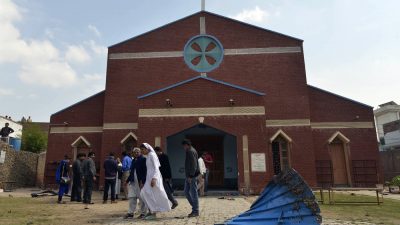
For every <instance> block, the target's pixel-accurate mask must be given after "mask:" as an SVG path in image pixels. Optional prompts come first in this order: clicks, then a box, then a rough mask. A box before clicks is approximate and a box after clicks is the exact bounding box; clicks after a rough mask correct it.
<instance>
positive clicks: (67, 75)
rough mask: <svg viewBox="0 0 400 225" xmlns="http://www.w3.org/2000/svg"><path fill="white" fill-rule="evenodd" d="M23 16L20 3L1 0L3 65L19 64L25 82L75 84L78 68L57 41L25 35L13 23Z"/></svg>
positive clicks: (0, 41)
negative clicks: (54, 42) (69, 60)
mask: <svg viewBox="0 0 400 225" xmlns="http://www.w3.org/2000/svg"><path fill="white" fill-rule="evenodd" d="M21 18H22V17H21V14H20V9H19V8H18V6H17V5H16V4H14V3H13V2H12V1H11V0H0V31H1V35H0V43H1V44H0V64H1V63H13V64H15V65H16V66H17V67H18V70H19V72H18V77H19V78H20V79H21V81H22V82H24V83H28V84H35V85H42V86H48V87H53V88H57V87H62V86H69V85H73V84H75V83H76V81H77V75H76V73H75V71H74V70H73V69H72V68H71V66H70V65H69V64H68V62H66V61H65V59H64V58H62V57H61V56H60V53H59V50H58V49H57V48H56V47H55V46H54V45H53V43H51V42H50V41H48V40H24V39H23V38H22V37H21V34H20V31H19V30H18V28H17V27H15V25H14V24H13V23H14V22H16V21H18V20H20V19H21ZM81 59H82V58H81Z"/></svg>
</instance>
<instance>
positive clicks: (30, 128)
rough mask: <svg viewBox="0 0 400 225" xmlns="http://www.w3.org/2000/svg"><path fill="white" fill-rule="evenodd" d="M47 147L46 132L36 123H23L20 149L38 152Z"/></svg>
mask: <svg viewBox="0 0 400 225" xmlns="http://www.w3.org/2000/svg"><path fill="white" fill-rule="evenodd" d="M46 148H47V134H46V133H45V132H43V131H42V130H41V129H40V127H39V126H38V125H36V124H29V125H24V129H23V131H22V146H21V149H22V150H24V151H28V152H35V153H39V152H42V151H45V150H46Z"/></svg>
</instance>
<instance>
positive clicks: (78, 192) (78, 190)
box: [71, 176, 82, 202]
mask: <svg viewBox="0 0 400 225" xmlns="http://www.w3.org/2000/svg"><path fill="white" fill-rule="evenodd" d="M71 201H77V202H80V201H82V180H81V177H80V176H78V177H75V176H74V179H73V183H72V191H71Z"/></svg>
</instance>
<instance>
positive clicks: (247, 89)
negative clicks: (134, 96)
mask: <svg viewBox="0 0 400 225" xmlns="http://www.w3.org/2000/svg"><path fill="white" fill-rule="evenodd" d="M198 79H204V80H208V81H211V82H214V83H217V84H222V85H225V86H228V87H231V88H235V89H239V90H241V91H246V92H249V93H252V94H255V95H259V96H263V95H265V93H262V92H259V91H255V90H252V89H249V88H245V87H242V86H239V85H235V84H231V83H228V82H225V81H220V80H216V79H214V78H210V77H206V76H201V75H199V76H196V77H193V78H190V79H188V80H184V81H181V82H178V83H176V84H173V85H170V86H167V87H164V88H161V89H158V90H156V91H153V92H150V93H147V94H144V95H142V96H139V97H138V99H143V98H146V97H149V96H152V95H155V94H158V93H160V92H163V91H167V90H170V89H173V88H175V87H178V86H181V85H184V84H187V83H190V82H192V81H195V80H198Z"/></svg>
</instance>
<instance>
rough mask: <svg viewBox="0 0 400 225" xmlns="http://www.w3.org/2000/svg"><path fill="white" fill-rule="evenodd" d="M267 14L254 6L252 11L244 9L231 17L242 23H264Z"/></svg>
mask: <svg viewBox="0 0 400 225" xmlns="http://www.w3.org/2000/svg"><path fill="white" fill-rule="evenodd" d="M268 16H269V14H268V12H267V11H266V10H262V9H260V7H258V6H256V7H255V8H254V9H244V10H242V12H240V13H238V14H237V15H235V16H233V18H235V19H237V20H240V21H243V22H249V23H251V22H254V23H261V22H265V21H266V20H267V18H268Z"/></svg>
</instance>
